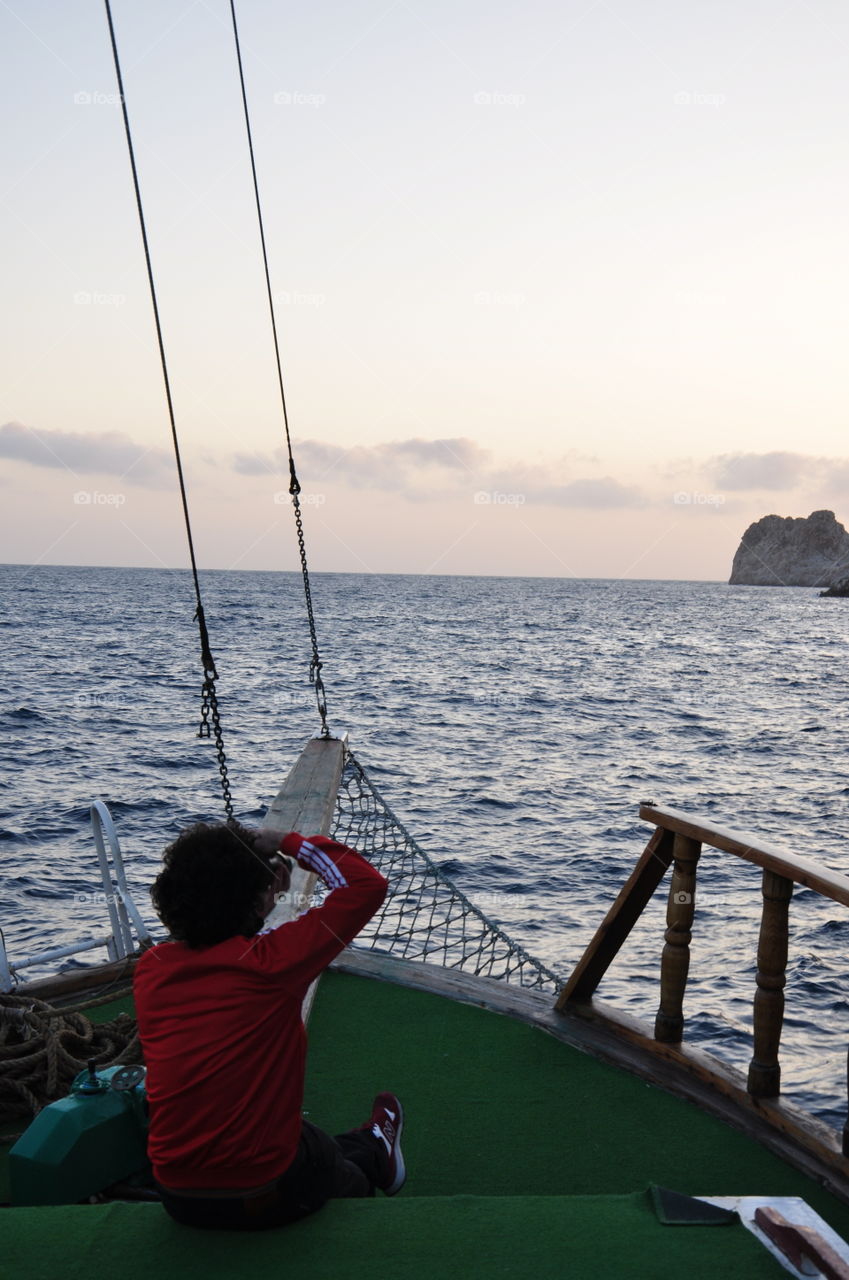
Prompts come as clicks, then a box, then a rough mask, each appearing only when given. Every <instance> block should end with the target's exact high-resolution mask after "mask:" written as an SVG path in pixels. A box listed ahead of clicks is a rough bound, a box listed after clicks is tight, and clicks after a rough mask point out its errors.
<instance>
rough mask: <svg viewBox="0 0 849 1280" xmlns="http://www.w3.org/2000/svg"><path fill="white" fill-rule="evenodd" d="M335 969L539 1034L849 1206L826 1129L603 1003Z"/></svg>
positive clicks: (381, 962)
mask: <svg viewBox="0 0 849 1280" xmlns="http://www.w3.org/2000/svg"><path fill="white" fill-rule="evenodd" d="M331 968H332V969H334V970H337V971H338V972H341V973H352V974H355V975H357V976H360V977H369V978H376V979H378V980H379V981H383V982H393V983H397V984H398V985H400V986H404V987H411V988H413V989H416V990H421V991H430V992H432V993H433V994H435V995H441V996H445V997H447V998H448V999H451V1000H459V1001H462V1002H463V1003H465V1004H473V1005H477V1006H479V1007H480V1008H483V1009H490V1010H492V1011H493V1012H495V1013H501V1014H505V1015H506V1016H508V1017H513V1018H517V1019H519V1020H520V1021H522V1022H527V1023H530V1024H531V1025H532V1026H537V1027H540V1028H541V1029H542V1030H544V1031H547V1032H549V1033H550V1034H551V1035H553V1036H555V1037H556V1038H557V1039H558V1040H562V1041H564V1042H565V1043H566V1044H570V1045H572V1047H573V1048H576V1049H578V1050H580V1051H581V1052H583V1053H588V1054H590V1055H591V1056H592V1057H595V1058H599V1059H601V1060H602V1061H605V1062H610V1063H611V1064H613V1065H614V1066H616V1067H620V1068H623V1069H624V1070H626V1071H630V1072H632V1073H634V1074H635V1075H638V1076H640V1077H641V1078H642V1079H644V1080H647V1081H648V1082H649V1083H651V1084H653V1085H656V1086H657V1087H658V1088H661V1089H665V1090H666V1091H667V1092H669V1093H672V1094H674V1095H675V1096H677V1097H681V1098H685V1099H687V1100H688V1101H691V1102H694V1103H695V1104H696V1105H697V1106H699V1107H700V1108H701V1109H702V1110H704V1111H707V1112H709V1113H710V1114H711V1115H714V1116H716V1117H717V1118H718V1119H720V1120H723V1121H724V1122H725V1123H726V1124H730V1125H731V1126H732V1128H735V1129H738V1130H740V1131H741V1132H742V1133H744V1134H746V1136H748V1137H750V1138H752V1139H753V1140H754V1141H756V1142H759V1143H761V1144H762V1145H763V1146H765V1147H766V1148H768V1150H770V1151H773V1152H775V1154H776V1155H779V1156H780V1157H781V1158H782V1159H784V1160H786V1161H787V1163H788V1164H791V1165H793V1166H794V1168H797V1169H800V1170H801V1171H802V1172H803V1173H805V1174H807V1175H808V1176H809V1177H812V1178H815V1179H816V1180H817V1181H819V1182H823V1183H824V1184H825V1185H826V1186H827V1187H828V1189H829V1190H830V1191H832V1192H833V1193H834V1194H835V1195H836V1196H838V1197H839V1198H840V1199H841V1200H843V1201H844V1202H845V1203H847V1204H849V1176H847V1165H846V1161H845V1159H844V1158H843V1156H842V1154H841V1150H840V1144H839V1142H838V1137H837V1134H836V1133H835V1132H834V1131H833V1130H831V1129H830V1128H829V1127H828V1126H827V1125H825V1124H823V1123H822V1122H821V1121H819V1120H817V1119H815V1118H814V1117H812V1116H810V1115H808V1114H807V1113H806V1112H804V1111H802V1110H801V1109H800V1108H799V1107H795V1106H793V1104H792V1103H790V1102H787V1101H786V1100H784V1099H775V1100H774V1101H759V1100H757V1099H754V1098H751V1097H750V1096H749V1094H748V1092H747V1090H746V1077H745V1076H744V1075H743V1074H742V1072H740V1071H737V1070H736V1069H735V1068H734V1067H731V1066H728V1065H727V1064H726V1063H724V1062H721V1061H720V1060H719V1059H718V1058H714V1057H713V1056H712V1055H711V1054H709V1053H707V1052H705V1051H704V1050H702V1049H697V1048H695V1047H693V1046H691V1045H688V1044H686V1043H685V1044H680V1045H669V1044H659V1043H658V1042H657V1041H656V1040H654V1038H653V1037H652V1035H651V1030H650V1028H649V1027H647V1026H645V1025H644V1024H643V1023H641V1022H638V1021H637V1019H635V1018H632V1017H629V1016H628V1015H627V1014H623V1013H620V1012H619V1011H618V1010H615V1009H612V1008H611V1007H610V1006H609V1005H606V1004H604V1003H602V1002H601V1001H598V1000H592V1001H590V1002H588V1003H577V1002H575V1001H572V1002H570V1003H569V1004H568V1005H567V1006H566V1008H565V1010H564V1011H563V1012H562V1013H558V1012H557V1011H556V1010H555V1009H554V1008H553V1007H552V1005H551V1003H550V998H549V997H548V996H546V995H542V994H540V993H539V992H535V991H530V990H528V989H527V988H523V987H515V986H511V985H510V984H509V983H505V982H500V981H498V980H496V979H494V978H478V977H475V976H474V975H473V974H467V973H461V972H459V971H457V970H453V969H442V968H440V967H439V966H437V965H429V964H423V963H421V962H420V961H412V960H397V959H395V957H394V956H390V955H386V954H385V953H384V954H380V953H377V952H374V951H366V950H360V949H358V948H356V947H348V948H347V949H346V950H345V951H343V952H342V954H341V955H340V956H339V957H338V958H337V959H336V960H335V961H334V962H333V964H332V965H331Z"/></svg>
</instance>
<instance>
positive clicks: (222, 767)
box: [104, 0, 233, 820]
mask: <svg viewBox="0 0 849 1280" xmlns="http://www.w3.org/2000/svg"><path fill="white" fill-rule="evenodd" d="M104 3H105V5H106V18H107V21H108V23H109V38H110V40H111V42H112V58H113V61H114V63H115V75H116V78H117V80H118V94H119V97H120V101H121V111H122V112H123V116H124V132H125V133H126V135H127V149H128V151H129V153H130V168H131V169H132V172H133V187H134V189H135V193H136V208H137V209H138V214H139V225H140V227H141V235H142V244H143V245H144V258H145V263H146V264H147V278H148V283H149V284H150V299H151V302H152V303H153V318H154V321H155V324H156V340H157V342H158V344H159V359H160V363H161V365H162V377H163V379H164V381H165V399H166V401H167V403H168V419H169V422H170V423H171V439H172V441H173V443H174V456H175V458H176V460H177V477H178V479H179V482H180V497H181V499H182V503H183V517H184V519H185V522H186V537H187V538H188V542H189V558H190V559H191V564H192V577H193V579H194V586H195V600H196V603H197V609H196V612H195V619H196V621H197V624H198V631H199V633H200V651H201V662H202V663H203V687H202V690H201V719H200V728H199V730H198V737H199V738H209V737H210V736H212V737H214V739H215V751H216V755H217V757H218V771H219V773H220V775H221V790H222V793H223V796H224V810H225V812H226V814H227V818H228V820H232V819H233V800H232V797H231V794H230V779H229V774H228V771H227V757H226V755H225V754H224V737H223V733H222V729H221V715H220V712H219V710H218V695H217V692H216V688H215V682H216V680H217V679H218V672H217V671H216V669H215V660H214V658H213V656H212V651H211V649H210V646H209V633H208V631H207V627H206V616H205V614H204V611H203V600H202V599H201V592H200V581H199V579H198V569H197V561H196V559H195V546H194V540H193V538H192V525H191V520H190V519H189V503H188V499H187V497H186V485H185V481H184V479H183V463H182V460H181V457H180V442H179V440H178V438H177V425H176V422H175V420H174V403H173V400H172V398H171V380H170V378H169V376H168V364H167V361H166V359H165V343H164V341H163V338H162V325H161V324H160V321H159V306H158V303H157V300H156V286H155V284H154V281H153V266H152V263H151V259H150V248H149V246H148V241H147V228H146V225H145V220H144V210H143V208H142V199H141V188H140V187H139V176H138V171H137V169H136V157H135V151H134V149H133V138H132V134H131V133H130V117H129V116H128V114H127V101H126V98H125V96H124V80H123V77H122V75H121V62H120V59H119V57H118V44H117V41H116V39H115V27H114V25H113V23H112V10H111V8H110V5H109V0H104ZM210 719H211V720H212V729H211V734H210V723H209V722H210Z"/></svg>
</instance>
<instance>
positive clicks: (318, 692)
mask: <svg viewBox="0 0 849 1280" xmlns="http://www.w3.org/2000/svg"><path fill="white" fill-rule="evenodd" d="M230 14H231V16H232V19H233V39H234V41H235V45H236V60H237V62H238V66H239V83H240V85H241V89H242V106H243V107H244V113H245V131H246V133H247V136H248V151H249V153H250V158H251V174H252V175H253V184H254V200H255V202H256V216H257V221H258V223H259V239H260V244H261V246H262V262H263V267H264V268H265V289H266V293H267V295H268V309H269V313H270V316H271V333H272V336H273V338H274V355H275V358H276V360H277V385H278V387H279V389H280V403H281V406H282V409H283V427H284V430H285V434H286V448H287V451H288V454H289V476H290V484H289V493H290V494H291V496H292V506H293V508H294V511H295V529H296V532H297V535H298V551H299V553H300V557H301V574H302V575H303V579H304V597H305V599H306V604H307V619H308V621H309V628H310V641H311V643H312V657H311V659H310V683H311V684H312V686H313V688H314V689H315V696H316V701H317V703H318V714H319V716H320V717H321V736H322V737H323V738H329V737H330V730H329V729H328V727H327V695H326V693H325V689H324V681H323V680H322V678H321V667H322V662H321V658H320V656H319V652H318V637H317V635H316V629H315V615H314V613H313V607H312V591H311V590H310V574H309V569H308V568H307V548H306V543H305V541H304V523H303V516H302V513H301V503H300V500H299V498H298V495H299V493H300V492H301V486H300V484H299V482H298V477H297V475H296V474H295V459H294V456H293V454H292V438H291V436H290V434H289V414H288V411H287V408H286V392H285V390H284V388H283V366H282V363H281V360H280V343H279V341H278V338H277V317H276V314H275V311H274V294H273V293H272V291H271V272H270V270H269V267H268V250H267V248H266V243H265V226H264V224H263V218H262V204H261V202H260V198H259V180H258V178H257V172H256V160H255V158H254V144H253V134H252V133H251V118H250V112H249V111H248V95H247V90H246V88H245V73H244V68H243V66H242V48H241V44H240V42H239V28H238V25H237V23H236V5H235V0H230Z"/></svg>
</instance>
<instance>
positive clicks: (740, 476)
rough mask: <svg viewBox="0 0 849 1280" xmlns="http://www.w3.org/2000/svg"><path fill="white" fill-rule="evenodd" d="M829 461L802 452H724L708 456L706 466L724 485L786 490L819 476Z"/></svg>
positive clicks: (718, 481)
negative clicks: (708, 459) (712, 456)
mask: <svg viewBox="0 0 849 1280" xmlns="http://www.w3.org/2000/svg"><path fill="white" fill-rule="evenodd" d="M830 465H831V464H830V462H829V459H827V458H815V457H813V456H811V455H810V454H804V453H782V452H774V453H724V454H721V455H719V456H718V457H716V458H711V460H710V461H709V462H708V464H707V469H708V471H709V472H710V474H711V476H712V477H713V480H714V482H715V483H716V484H717V485H719V486H720V488H723V489H743V490H745V489H750V490H758V489H768V490H786V489H796V488H798V487H799V485H801V484H804V483H805V482H806V481H809V480H819V479H820V478H821V477H822V476H823V475H824V474H825V473H826V471H827V470H828V468H829V466H830ZM844 465H845V464H844Z"/></svg>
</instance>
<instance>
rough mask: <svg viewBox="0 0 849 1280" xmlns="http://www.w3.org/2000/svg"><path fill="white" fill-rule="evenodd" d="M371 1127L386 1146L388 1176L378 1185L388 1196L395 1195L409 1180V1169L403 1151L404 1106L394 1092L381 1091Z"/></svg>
mask: <svg viewBox="0 0 849 1280" xmlns="http://www.w3.org/2000/svg"><path fill="white" fill-rule="evenodd" d="M369 1128H370V1129H371V1131H372V1133H373V1134H374V1136H375V1137H376V1138H379V1139H380V1141H381V1143H382V1145H383V1146H384V1147H385V1148H386V1158H387V1168H386V1176H385V1178H384V1180H383V1181H382V1182H379V1183H378V1184H377V1185H378V1186H379V1187H380V1189H381V1191H382V1192H383V1193H384V1194H385V1195H387V1196H394V1195H397V1193H398V1192H399V1191H400V1190H401V1188H402V1187H403V1185H404V1183H405V1182H406V1180H407V1169H406V1166H405V1164H404V1156H403V1154H402V1152H401V1133H402V1131H403V1128H404V1108H403V1107H402V1106H401V1103H400V1102H399V1101H398V1099H397V1098H396V1097H395V1094H394V1093H379V1094H378V1095H377V1097H376V1098H375V1100H374V1102H373V1104H372V1108H371V1119H370V1120H369Z"/></svg>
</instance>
